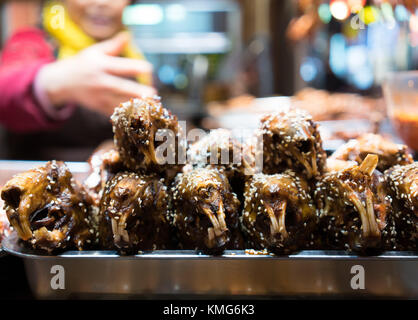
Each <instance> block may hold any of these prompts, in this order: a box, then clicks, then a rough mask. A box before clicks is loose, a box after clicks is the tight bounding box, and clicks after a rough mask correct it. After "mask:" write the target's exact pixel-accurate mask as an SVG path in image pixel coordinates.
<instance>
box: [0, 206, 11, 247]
mask: <svg viewBox="0 0 418 320" xmlns="http://www.w3.org/2000/svg"><path fill="white" fill-rule="evenodd" d="M3 205H4V203H3V201H2V199H0V244H1V241H2V240H3V238H5V237H7V236H8V235H9V234H10V233H11V228H10V224H9V220H8V219H7V215H6V212H5V211H3V210H2V208H3Z"/></svg>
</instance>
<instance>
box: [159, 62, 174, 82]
mask: <svg viewBox="0 0 418 320" xmlns="http://www.w3.org/2000/svg"><path fill="white" fill-rule="evenodd" d="M175 76H176V71H175V70H174V68H173V67H172V66H169V65H167V64H165V65H163V66H161V68H160V69H159V70H158V78H159V79H160V81H161V82H162V83H164V84H172V83H173V81H174V78H175Z"/></svg>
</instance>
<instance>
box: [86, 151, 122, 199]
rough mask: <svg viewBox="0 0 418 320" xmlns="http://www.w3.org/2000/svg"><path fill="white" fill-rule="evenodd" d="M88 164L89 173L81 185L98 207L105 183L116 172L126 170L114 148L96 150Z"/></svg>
mask: <svg viewBox="0 0 418 320" xmlns="http://www.w3.org/2000/svg"><path fill="white" fill-rule="evenodd" d="M88 162H89V165H90V168H91V172H90V175H89V176H88V177H87V179H86V180H84V182H83V184H84V186H85V187H86V190H87V191H88V192H89V194H90V196H91V197H92V199H93V201H94V204H95V205H96V206H98V205H99V203H100V199H101V198H102V195H103V190H104V188H105V186H106V183H107V182H108V181H109V180H110V179H112V178H113V177H114V176H115V175H116V174H117V173H118V172H121V171H125V170H126V169H125V166H124V165H123V163H122V160H121V159H120V155H119V152H118V151H117V150H116V149H114V148H109V149H106V150H102V149H99V150H97V151H96V152H94V153H93V154H92V155H91V157H90V159H89V161H88Z"/></svg>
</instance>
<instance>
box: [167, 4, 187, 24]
mask: <svg viewBox="0 0 418 320" xmlns="http://www.w3.org/2000/svg"><path fill="white" fill-rule="evenodd" d="M165 14H166V16H167V19H168V20H171V21H182V20H184V18H185V17H186V14H187V10H186V8H185V7H184V6H183V5H182V4H170V5H168V6H167V7H166V9H165Z"/></svg>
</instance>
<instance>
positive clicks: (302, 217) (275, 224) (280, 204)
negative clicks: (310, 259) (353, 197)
mask: <svg viewBox="0 0 418 320" xmlns="http://www.w3.org/2000/svg"><path fill="white" fill-rule="evenodd" d="M241 219H242V220H241V221H242V229H243V231H244V233H245V234H246V236H247V237H248V241H249V244H250V246H251V247H252V248H255V249H268V250H270V251H272V252H275V253H279V254H280V253H281V254H283V253H291V252H294V251H296V250H298V249H303V248H305V249H306V248H313V247H314V245H315V243H316V242H317V241H318V239H314V236H315V235H314V230H315V226H316V225H317V216H316V209H315V206H314V203H313V201H312V198H311V195H310V190H309V186H308V183H307V181H306V180H305V179H304V178H301V177H300V176H298V175H296V174H295V173H294V172H293V171H290V170H287V171H285V172H284V173H281V174H274V175H267V174H262V173H259V174H255V175H254V176H253V177H252V178H251V179H249V180H248V181H247V184H246V187H245V205H244V212H243V214H242V217H241Z"/></svg>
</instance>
